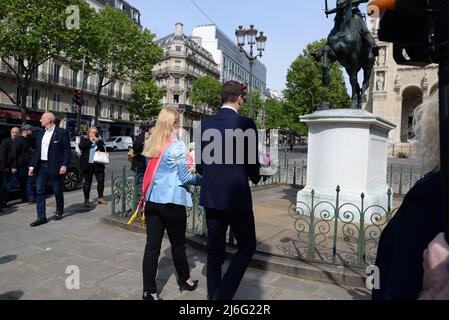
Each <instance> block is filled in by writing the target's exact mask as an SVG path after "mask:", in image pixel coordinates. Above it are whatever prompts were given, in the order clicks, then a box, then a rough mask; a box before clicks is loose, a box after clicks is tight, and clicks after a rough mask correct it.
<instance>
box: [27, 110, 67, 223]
mask: <svg viewBox="0 0 449 320" xmlns="http://www.w3.org/2000/svg"><path fill="white" fill-rule="evenodd" d="M55 120H56V119H55V115H54V114H53V113H50V112H47V113H44V114H43V115H42V118H41V124H42V127H44V128H45V132H43V133H42V134H40V135H39V136H38V137H37V139H36V149H35V150H34V154H33V158H32V159H31V163H30V170H29V173H28V174H29V175H30V176H33V175H35V174H36V175H37V190H36V209H37V217H38V218H37V220H36V221H35V222H33V223H32V224H31V227H37V226H40V225H42V224H45V223H47V222H48V220H47V217H46V213H45V189H46V187H47V182H48V181H49V180H50V181H51V184H52V188H53V192H54V194H55V197H56V215H55V218H54V220H55V221H58V220H61V219H62V215H63V213H64V194H63V178H64V175H65V174H66V173H67V168H68V166H69V164H70V138H69V133H68V131H67V130H64V129H61V128H59V127H56V125H55Z"/></svg>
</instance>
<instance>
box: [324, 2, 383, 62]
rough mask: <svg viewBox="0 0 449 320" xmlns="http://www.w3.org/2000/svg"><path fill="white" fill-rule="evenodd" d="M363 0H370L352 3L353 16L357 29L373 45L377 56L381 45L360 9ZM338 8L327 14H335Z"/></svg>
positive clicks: (373, 50)
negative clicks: (372, 33) (370, 30)
mask: <svg viewBox="0 0 449 320" xmlns="http://www.w3.org/2000/svg"><path fill="white" fill-rule="evenodd" d="M362 2H368V0H358V1H355V2H353V3H352V17H353V20H354V23H355V25H356V27H357V30H359V32H360V34H361V35H362V38H363V39H364V40H365V42H366V43H367V44H368V45H369V46H371V48H372V52H373V54H374V56H375V57H377V56H378V55H379V49H380V48H379V46H378V45H377V44H376V41H375V40H374V38H373V36H372V35H371V32H369V30H368V27H367V26H366V21H365V16H364V15H363V14H362V12H361V11H360V9H359V4H360V3H362ZM337 10H338V9H337V8H335V9H331V10H328V11H326V14H333V13H336V12H337Z"/></svg>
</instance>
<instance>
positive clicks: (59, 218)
mask: <svg viewBox="0 0 449 320" xmlns="http://www.w3.org/2000/svg"><path fill="white" fill-rule="evenodd" d="M54 220H55V221H59V220H62V214H57V215H55V219H54Z"/></svg>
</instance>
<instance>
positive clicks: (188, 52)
mask: <svg viewBox="0 0 449 320" xmlns="http://www.w3.org/2000/svg"><path fill="white" fill-rule="evenodd" d="M197 40H198V39H196V38H194V37H189V36H187V35H185V34H184V30H183V24H182V23H180V22H178V23H177V24H176V26H175V32H174V33H172V34H170V35H167V36H165V37H163V38H161V39H158V40H157V43H158V45H159V46H160V47H162V49H163V50H164V53H163V55H162V58H161V61H160V62H159V63H158V64H156V65H155V66H154V68H153V75H154V77H155V78H156V82H157V85H158V87H159V88H163V89H164V91H165V95H164V98H163V104H164V107H173V108H176V109H178V110H179V111H181V113H182V114H183V119H182V124H183V127H184V129H185V130H187V131H188V132H190V133H191V134H192V132H193V122H194V121H197V120H201V119H202V118H203V117H204V115H205V114H204V110H200V109H198V108H197V107H195V106H192V104H191V101H190V97H189V94H190V90H191V88H192V82H193V81H194V80H195V79H198V78H201V77H204V76H210V77H212V78H215V79H217V80H219V79H220V71H219V70H218V66H217V64H216V63H215V61H214V59H213V57H212V54H211V53H210V52H208V51H207V50H206V49H204V48H203V47H202V46H201V45H200V44H199V43H198V41H197ZM206 113H207V112H206Z"/></svg>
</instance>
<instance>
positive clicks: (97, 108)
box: [95, 73, 104, 128]
mask: <svg viewBox="0 0 449 320" xmlns="http://www.w3.org/2000/svg"><path fill="white" fill-rule="evenodd" d="M103 80H104V75H103V73H100V77H99V79H98V88H97V94H96V95H95V127H97V128H98V127H99V126H100V121H99V120H98V117H99V116H100V94H101V90H102V89H103Z"/></svg>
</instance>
